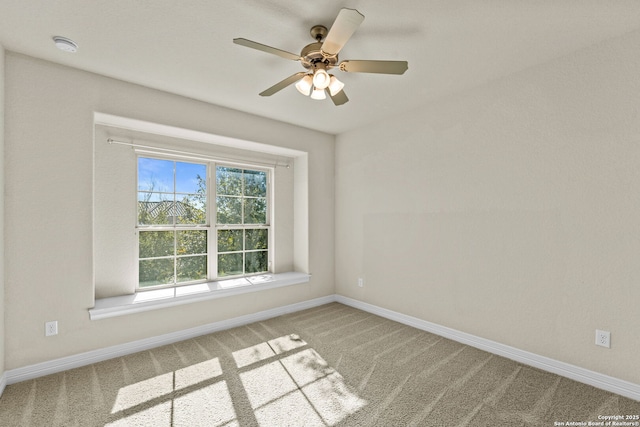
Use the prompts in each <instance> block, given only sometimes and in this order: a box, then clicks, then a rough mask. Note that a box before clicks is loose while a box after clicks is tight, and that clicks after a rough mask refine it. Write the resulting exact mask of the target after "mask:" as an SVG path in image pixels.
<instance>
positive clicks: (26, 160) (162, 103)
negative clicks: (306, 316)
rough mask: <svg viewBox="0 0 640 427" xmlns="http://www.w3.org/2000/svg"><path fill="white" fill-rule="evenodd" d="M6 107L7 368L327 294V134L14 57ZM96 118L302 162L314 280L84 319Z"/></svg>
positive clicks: (89, 280) (90, 292)
mask: <svg viewBox="0 0 640 427" xmlns="http://www.w3.org/2000/svg"><path fill="white" fill-rule="evenodd" d="M6 102H7V103H6V105H7V114H6V131H7V132H6V160H7V162H6V164H7V170H6V173H7V176H8V177H9V179H8V180H7V186H6V197H7V204H6V221H7V223H8V224H11V226H10V227H8V229H7V233H6V236H5V237H6V245H7V248H8V250H7V257H6V262H7V269H6V273H7V274H6V279H7V282H6V283H7V285H6V300H5V309H6V321H7V324H11V325H12V327H11V329H10V330H8V331H7V334H6V339H5V344H6V366H5V368H6V369H14V368H18V367H21V366H26V365H30V364H33V363H37V362H42V361H45V360H51V359H55V358H58V357H62V356H66V355H72V354H77V353H80V352H84V351H88V350H92V349H96V348H102V347H105V346H109V345H114V344H118V343H125V342H129V341H134V340H137V339H142V338H145V337H151V336H156V335H160V334H164V333H169V332H172V331H178V330H182V329H186V328H190V327H194V326H198V325H202V324H207V323H210V322H214V321H217V320H222V319H228V318H232V317H236V316H240V315H243V314H248V313H253V312H257V311H262V310H265V309H269V308H274V307H280V306H283V305H288V304H291V303H295V302H299V301H306V300H309V299H313V298H316V297H320V296H325V295H330V294H332V293H333V292H334V282H333V278H334V269H333V262H334V259H333V248H334V242H333V236H334V233H333V212H334V206H333V188H334V185H333V176H334V173H333V162H334V137H333V136H331V135H327V134H323V133H320V132H316V131H310V130H305V129H302V128H299V127H296V126H292V125H286V124H283V123H279V122H276V121H273V120H269V119H264V118H259V117H256V116H252V115H250V114H245V113H240V112H238V111H233V110H229V109H225V108H220V107H215V106H212V105H210V104H206V103H202V102H197V101H194V100H191V99H187V98H182V97H178V96H174V95H171V94H167V93H164V92H160V91H157V90H152V89H149V88H145V87H142V86H136V85H132V84H127V83H124V82H121V81H117V80H113V79H109V78H106V77H102V76H99V75H95V74H91V73H87V72H83V71H79V70H76V69H71V68H67V67H64V66H60V65H56V64H53V63H49V62H46V61H42V60H37V59H34V58H30V57H27V56H22V55H18V54H13V53H9V54H8V55H7V56H6ZM94 112H101V113H107V114H113V115H116V116H122V117H130V118H135V119H139V120H145V121H149V122H153V123H161V124H166V125H170V126H175V127H181V128H185V129H192V130H196V131H201V132H208V133H212V134H218V135H223V136H228V137H233V138H238V139H244V140H249V141H256V142H260V143H264V144H271V145H277V146H281V147H286V148H293V149H296V150H300V151H306V152H308V156H309V174H310V177H311V178H310V180H309V212H310V215H309V234H310V238H309V239H310V248H309V252H310V253H309V268H310V271H311V272H312V273H313V277H312V279H311V282H310V283H308V284H304V285H296V286H289V287H285V288H279V289H272V290H268V291H263V292H260V293H253V294H245V295H240V296H235V297H229V298H223V299H216V300H210V301H206V302H200V303H194V304H189V305H186V306H180V307H174V308H170V309H162V310H155V311H152V312H146V313H141V314H134V315H128V316H124V317H118V318H112V319H105V320H99V321H90V320H89V315H88V312H87V309H88V308H90V307H92V306H93V301H94V289H93V255H92V254H93V247H92V242H93V239H92V230H93V223H92V221H93V217H92V215H93V210H92V203H93V201H92V188H93V187H92V181H93V137H94V135H93V133H94V126H93V114H94ZM49 320H58V322H59V331H60V333H59V334H58V335H57V336H54V337H45V336H44V323H45V322H46V321H49Z"/></svg>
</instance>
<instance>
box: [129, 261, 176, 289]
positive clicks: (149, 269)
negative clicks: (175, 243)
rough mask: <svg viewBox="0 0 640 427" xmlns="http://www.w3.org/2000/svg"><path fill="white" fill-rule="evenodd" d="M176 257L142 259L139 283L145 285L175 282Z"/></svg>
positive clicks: (141, 285)
mask: <svg viewBox="0 0 640 427" xmlns="http://www.w3.org/2000/svg"><path fill="white" fill-rule="evenodd" d="M174 259H175V258H162V259H147V260H141V261H140V267H139V274H138V279H139V284H140V287H141V288H144V287H145V286H155V285H166V284H170V283H173V261H174Z"/></svg>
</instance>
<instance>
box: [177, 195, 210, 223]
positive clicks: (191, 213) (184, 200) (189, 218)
mask: <svg viewBox="0 0 640 427" xmlns="http://www.w3.org/2000/svg"><path fill="white" fill-rule="evenodd" d="M176 197H177V198H178V199H179V200H178V201H177V202H176V204H175V214H176V215H177V216H176V223H177V224H204V223H206V222H207V213H206V210H205V207H206V203H207V199H206V196H204V195H200V194H177V195H176Z"/></svg>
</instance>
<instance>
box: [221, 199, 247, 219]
mask: <svg viewBox="0 0 640 427" xmlns="http://www.w3.org/2000/svg"><path fill="white" fill-rule="evenodd" d="M216 204H217V214H218V216H217V222H218V224H241V223H242V199H241V198H239V197H224V196H219V197H216Z"/></svg>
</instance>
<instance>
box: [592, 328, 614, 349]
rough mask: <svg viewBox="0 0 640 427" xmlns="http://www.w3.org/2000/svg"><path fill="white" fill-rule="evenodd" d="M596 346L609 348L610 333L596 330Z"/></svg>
mask: <svg viewBox="0 0 640 427" xmlns="http://www.w3.org/2000/svg"><path fill="white" fill-rule="evenodd" d="M596 345H599V346H601V347H606V348H611V332H609V331H601V330H600V329H596Z"/></svg>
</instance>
